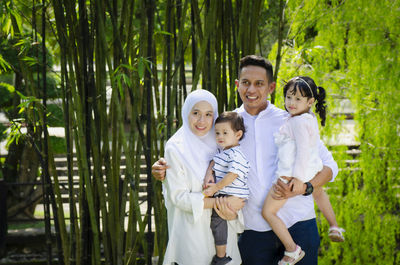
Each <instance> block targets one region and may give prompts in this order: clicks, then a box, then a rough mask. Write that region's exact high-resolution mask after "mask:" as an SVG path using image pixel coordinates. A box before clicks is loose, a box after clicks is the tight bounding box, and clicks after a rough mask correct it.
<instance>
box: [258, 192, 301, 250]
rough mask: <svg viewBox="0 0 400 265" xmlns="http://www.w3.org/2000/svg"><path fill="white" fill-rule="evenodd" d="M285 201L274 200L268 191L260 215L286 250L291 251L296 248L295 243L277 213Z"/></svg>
mask: <svg viewBox="0 0 400 265" xmlns="http://www.w3.org/2000/svg"><path fill="white" fill-rule="evenodd" d="M286 201H287V200H275V199H274V198H272V194H271V191H270V192H268V195H267V198H266V199H265V202H264V206H263V210H262V215H263V217H264V219H265V220H266V221H267V222H268V223H269V225H270V226H271V228H272V230H273V231H274V232H275V234H276V235H277V236H278V237H279V239H280V240H281V242H282V244H283V245H284V246H285V249H286V251H290V252H292V251H295V250H296V243H295V242H294V241H293V239H292V236H291V235H290V233H289V231H288V229H287V228H286V225H285V224H284V223H283V221H282V220H281V218H279V217H278V215H277V213H278V211H279V209H280V208H282V206H283V205H284V204H285V203H286Z"/></svg>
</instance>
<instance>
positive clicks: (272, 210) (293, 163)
mask: <svg viewBox="0 0 400 265" xmlns="http://www.w3.org/2000/svg"><path fill="white" fill-rule="evenodd" d="M283 93H284V95H285V108H286V110H287V111H288V112H289V113H290V115H291V116H290V118H288V120H287V122H286V123H285V124H284V125H282V127H281V128H280V130H279V132H278V133H277V134H275V135H274V138H275V144H276V145H277V147H278V170H277V172H276V175H277V177H278V178H279V179H280V180H281V181H283V182H285V183H288V182H289V181H288V180H287V178H290V177H294V178H297V179H299V180H301V181H302V182H305V183H306V184H308V181H310V180H311V179H312V178H313V177H314V176H315V175H316V174H317V173H318V172H319V171H320V170H321V169H322V161H321V159H320V157H319V152H318V142H319V141H320V139H319V131H318V122H317V119H316V117H315V115H314V114H313V113H312V112H311V107H312V105H313V103H314V102H315V101H316V102H317V103H316V111H317V112H318V114H319V116H320V118H321V125H322V126H324V125H325V118H326V117H325V116H326V113H325V105H324V104H325V101H324V99H325V90H324V89H323V88H322V87H317V86H316V85H315V83H314V81H313V80H312V79H311V78H309V77H295V78H292V79H291V80H290V81H289V82H288V83H287V84H286V85H285V87H284V89H283ZM309 186H311V185H307V187H309ZM311 188H312V186H311ZM273 192H274V191H273V190H270V192H269V193H268V195H267V198H266V199H265V202H264V206H263V211H262V214H263V217H264V218H265V219H266V221H267V222H268V223H269V224H270V226H271V228H272V230H273V231H274V232H275V234H276V235H277V236H278V237H279V239H280V240H281V241H282V243H283V245H284V247H285V250H286V251H285V256H284V257H283V259H281V261H280V262H279V263H278V264H280V265H283V264H284V265H286V264H289V265H290V264H295V263H297V262H298V261H300V260H301V259H302V258H303V257H304V255H305V253H304V251H302V249H301V247H300V246H298V245H296V243H295V242H294V241H293V239H292V237H291V235H290V233H289V231H288V229H287V228H286V226H285V224H284V223H283V222H282V220H281V219H280V218H279V216H278V215H277V214H278V211H279V209H280V208H281V207H282V206H283V205H284V204H285V203H286V200H275V199H274V198H273V196H272V195H273ZM311 192H312V190H306V194H305V195H309V194H311ZM313 197H314V199H315V201H316V203H317V205H318V207H319V208H320V210H321V211H322V213H323V214H324V216H325V217H326V219H327V220H328V223H329V225H330V227H331V228H330V231H329V235H330V237H331V240H332V241H343V240H344V237H343V235H342V232H343V229H341V228H338V225H337V222H336V218H335V214H334V212H333V209H332V206H331V204H330V202H329V198H328V195H327V194H326V193H325V192H324V191H323V189H322V188H317V189H315V190H314V192H313Z"/></svg>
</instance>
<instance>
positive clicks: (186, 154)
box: [163, 90, 243, 265]
mask: <svg viewBox="0 0 400 265" xmlns="http://www.w3.org/2000/svg"><path fill="white" fill-rule="evenodd" d="M203 100H205V101H207V102H209V103H210V104H211V105H212V106H213V109H214V120H215V119H216V116H217V115H218V112H217V101H216V99H215V97H214V95H212V94H211V93H210V92H208V91H206V90H196V91H194V92H192V93H190V94H189V95H188V97H187V99H186V100H185V103H184V105H183V108H182V121H183V126H182V127H181V128H180V129H179V130H178V131H177V132H176V133H175V134H174V135H173V136H172V137H171V139H169V140H168V142H167V144H166V146H165V159H166V161H167V163H168V165H169V166H170V168H169V169H167V176H166V180H165V181H164V183H163V195H164V199H165V206H166V208H167V214H168V245H167V249H166V252H165V256H164V263H163V264H171V263H173V262H176V263H178V264H179V265H208V264H210V263H211V260H212V257H213V256H214V255H215V246H214V237H213V235H212V232H211V229H210V219H211V209H204V200H203V199H204V195H203V194H202V183H203V179H204V175H205V172H206V170H207V167H208V165H209V162H210V161H211V160H212V157H213V156H214V155H215V153H216V150H217V145H216V143H215V136H214V131H213V130H211V131H210V132H209V133H208V134H207V135H206V136H203V137H201V138H200V137H198V136H196V135H194V134H193V133H192V132H191V130H190V128H189V125H188V117H189V113H190V111H191V109H192V108H193V106H194V105H195V104H196V103H197V102H200V101H203ZM240 217H241V218H240V220H241V222H240V221H239V218H238V219H237V220H233V221H229V222H228V223H229V226H228V244H227V255H229V256H231V257H232V259H233V261H232V262H231V263H230V264H240V263H241V259H240V254H239V249H238V247H237V233H239V232H241V231H242V229H243V217H242V216H240Z"/></svg>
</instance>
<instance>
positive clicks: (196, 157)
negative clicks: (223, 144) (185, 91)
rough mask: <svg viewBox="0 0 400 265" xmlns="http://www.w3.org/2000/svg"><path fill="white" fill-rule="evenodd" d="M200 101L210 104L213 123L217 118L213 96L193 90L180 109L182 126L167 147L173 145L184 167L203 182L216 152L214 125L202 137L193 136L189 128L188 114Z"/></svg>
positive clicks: (205, 91) (216, 106)
mask: <svg viewBox="0 0 400 265" xmlns="http://www.w3.org/2000/svg"><path fill="white" fill-rule="evenodd" d="M200 101H206V102H208V103H210V105H211V106H212V108H213V111H214V121H213V122H215V119H216V118H217V117H218V103H217V99H216V98H215V96H214V95H213V94H212V93H211V92H209V91H207V90H203V89H200V90H195V91H193V92H191V93H190V94H189V95H188V96H187V98H186V99H185V103H184V104H183V107H182V121H183V125H182V127H181V128H179V130H178V131H177V132H176V133H175V134H174V135H173V136H172V137H171V138H170V139H169V140H168V142H167V145H173V146H174V147H175V149H176V150H178V151H179V152H180V156H181V158H182V160H183V161H184V162H185V165H186V166H187V167H189V168H190V169H191V170H192V172H193V173H195V174H196V177H197V178H198V179H199V180H200V181H203V179H204V176H205V173H206V170H207V167H208V165H209V163H210V161H211V160H212V158H213V156H214V155H215V154H216V152H217V144H216V141H215V133H214V124H213V127H212V129H211V130H210V131H209V132H208V133H207V134H206V135H204V136H201V137H200V136H197V135H195V134H194V133H193V132H192V130H191V129H190V126H189V114H190V112H191V111H192V109H193V107H194V105H196V104H197V103H198V102H200Z"/></svg>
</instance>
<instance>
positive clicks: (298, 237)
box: [289, 218, 320, 265]
mask: <svg viewBox="0 0 400 265" xmlns="http://www.w3.org/2000/svg"><path fill="white" fill-rule="evenodd" d="M289 232H290V234H291V235H292V237H293V239H294V241H295V242H296V243H297V244H298V245H299V246H301V248H302V249H303V250H304V252H305V253H306V255H305V256H304V258H303V259H301V260H300V261H299V262H298V263H296V265H317V264H318V248H319V244H320V238H319V234H318V228H317V222H316V221H315V218H314V219H311V220H307V221H301V222H297V223H295V224H294V225H293V226H292V227H290V228H289Z"/></svg>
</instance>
